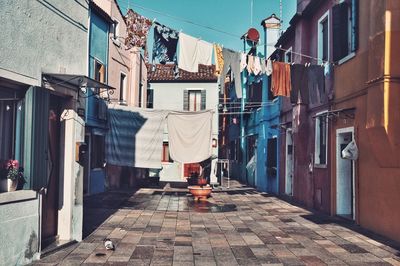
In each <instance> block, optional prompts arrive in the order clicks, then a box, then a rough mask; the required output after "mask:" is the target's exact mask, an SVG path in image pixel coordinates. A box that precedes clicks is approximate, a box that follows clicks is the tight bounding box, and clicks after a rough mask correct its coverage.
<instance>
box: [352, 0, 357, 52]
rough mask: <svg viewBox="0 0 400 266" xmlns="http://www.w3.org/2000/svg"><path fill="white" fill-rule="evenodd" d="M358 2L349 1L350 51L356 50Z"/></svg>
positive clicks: (355, 0)
mask: <svg viewBox="0 0 400 266" xmlns="http://www.w3.org/2000/svg"><path fill="white" fill-rule="evenodd" d="M358 2H359V1H358V0H352V1H351V51H352V52H355V51H356V50H357V49H358Z"/></svg>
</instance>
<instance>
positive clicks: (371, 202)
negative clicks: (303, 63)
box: [330, 0, 400, 242]
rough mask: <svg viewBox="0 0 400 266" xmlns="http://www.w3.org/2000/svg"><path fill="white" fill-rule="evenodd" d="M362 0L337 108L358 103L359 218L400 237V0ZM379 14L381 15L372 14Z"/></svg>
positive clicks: (339, 76) (340, 124)
mask: <svg viewBox="0 0 400 266" xmlns="http://www.w3.org/2000/svg"><path fill="white" fill-rule="evenodd" d="M359 2H360V21H359V25H360V30H359V33H360V35H359V36H360V46H359V50H358V51H357V53H356V56H355V57H354V58H353V59H351V60H349V61H348V62H346V63H344V64H342V65H339V66H337V67H335V102H336V104H335V106H334V109H340V108H350V107H356V111H355V119H354V120H350V119H349V120H344V119H340V120H338V121H337V122H336V123H334V124H333V127H332V130H331V132H330V134H331V136H335V135H336V129H338V128H344V127H349V126H354V127H355V139H356V142H357V145H358V148H359V155H360V156H359V159H358V160H357V162H356V182H355V183H356V188H355V189H356V222H357V223H359V224H360V225H361V226H362V227H365V228H367V229H370V230H372V231H374V232H376V233H378V234H381V235H384V236H386V237H388V238H391V239H394V240H396V241H399V242H400V145H399V144H400V83H399V77H400V66H399V65H400V64H399V63H398V62H397V61H398V60H399V59H400V47H399V43H400V30H399V29H400V1H396V0H386V1H383V0H380V1H359ZM370 18H376V19H370ZM331 147H332V149H331V158H332V160H333V161H332V162H333V167H332V169H331V171H332V187H333V190H332V201H331V202H332V204H331V208H332V214H335V210H336V206H335V205H336V196H335V195H336V189H335V187H336V156H335V153H336V149H335V147H336V139H335V138H332V139H331Z"/></svg>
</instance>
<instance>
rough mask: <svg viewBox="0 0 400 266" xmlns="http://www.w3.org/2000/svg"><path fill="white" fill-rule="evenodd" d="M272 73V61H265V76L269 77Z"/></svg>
mask: <svg viewBox="0 0 400 266" xmlns="http://www.w3.org/2000/svg"><path fill="white" fill-rule="evenodd" d="M272 71H273V69H272V61H271V59H268V60H267V65H266V67H265V74H267V76H270V75H271V74H272Z"/></svg>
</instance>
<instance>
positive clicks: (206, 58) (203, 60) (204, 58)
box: [197, 40, 213, 66]
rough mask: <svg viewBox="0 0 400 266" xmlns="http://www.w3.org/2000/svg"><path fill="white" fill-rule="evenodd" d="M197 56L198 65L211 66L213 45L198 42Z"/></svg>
mask: <svg viewBox="0 0 400 266" xmlns="http://www.w3.org/2000/svg"><path fill="white" fill-rule="evenodd" d="M197 49H198V50H197V56H198V62H199V64H203V65H208V66H210V65H212V62H211V59H212V53H213V45H212V44H211V43H209V42H206V41H202V40H199V42H198V43H197Z"/></svg>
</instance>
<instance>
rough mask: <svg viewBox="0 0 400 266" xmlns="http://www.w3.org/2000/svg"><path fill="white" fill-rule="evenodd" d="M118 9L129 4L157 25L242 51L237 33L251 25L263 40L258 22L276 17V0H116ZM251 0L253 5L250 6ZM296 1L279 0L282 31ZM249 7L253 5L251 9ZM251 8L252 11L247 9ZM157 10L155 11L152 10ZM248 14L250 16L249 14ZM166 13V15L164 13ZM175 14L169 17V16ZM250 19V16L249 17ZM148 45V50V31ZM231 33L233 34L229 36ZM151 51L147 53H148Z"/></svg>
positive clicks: (150, 38)
mask: <svg viewBox="0 0 400 266" xmlns="http://www.w3.org/2000/svg"><path fill="white" fill-rule="evenodd" d="M117 1H118V3H119V5H120V7H121V9H122V12H123V13H124V14H126V11H127V8H128V7H130V8H131V9H133V10H134V11H136V12H137V13H139V14H141V15H143V16H145V17H148V18H150V19H154V18H155V19H156V21H158V22H159V23H161V24H164V25H167V26H169V27H170V28H172V29H175V30H178V31H179V30H182V32H184V33H186V34H189V35H192V36H194V37H197V38H201V39H203V40H205V41H208V42H211V43H219V44H222V45H223V46H224V47H227V48H231V49H233V50H237V51H240V50H243V41H242V40H240V36H242V35H243V34H244V33H246V32H247V30H248V29H249V28H251V27H254V28H256V29H257V30H258V31H259V32H260V37H261V40H263V38H264V37H263V28H262V26H261V21H262V20H263V19H264V18H267V17H269V16H270V15H271V14H272V13H275V14H276V15H277V16H278V17H279V16H280V0H117ZM251 3H253V5H251ZM296 5H297V0H282V20H283V28H282V29H283V30H284V29H286V28H287V27H288V24H289V21H290V19H291V18H292V17H293V15H294V14H295V12H296ZM251 6H253V8H252V9H251ZM251 10H253V12H251ZM156 11H157V12H156ZM251 13H253V15H252V16H251ZM165 14H167V15H168V16H167V15H165ZM169 15H170V16H173V17H177V18H179V19H176V18H172V17H170V16H169ZM251 18H253V19H251ZM182 20H186V21H190V22H192V23H195V24H201V25H204V26H207V27H211V28H215V29H218V30H221V31H224V32H227V33H229V34H225V33H221V32H218V31H214V30H210V29H207V28H204V27H201V26H198V25H193V24H192V23H187V22H184V21H182ZM150 32H151V33H150V35H149V41H148V48H149V51H151V50H152V43H153V42H152V38H153V37H152V30H151V31H150ZM232 35H233V36H232ZM150 54H151V52H150Z"/></svg>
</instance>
